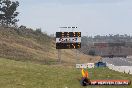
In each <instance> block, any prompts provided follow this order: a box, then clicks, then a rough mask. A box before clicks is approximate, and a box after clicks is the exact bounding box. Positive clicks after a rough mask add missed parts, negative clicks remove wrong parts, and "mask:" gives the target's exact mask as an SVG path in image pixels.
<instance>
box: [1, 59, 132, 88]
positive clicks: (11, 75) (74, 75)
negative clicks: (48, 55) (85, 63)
mask: <svg viewBox="0 0 132 88" xmlns="http://www.w3.org/2000/svg"><path fill="white" fill-rule="evenodd" d="M88 71H89V76H90V79H92V80H93V79H129V80H132V75H128V74H123V73H119V72H115V71H112V70H109V69H107V68H95V69H88ZM111 73H112V74H111ZM80 77H81V72H80V69H76V68H74V67H66V66H63V65H60V66H59V65H58V66H54V65H42V64H35V63H31V62H20V61H14V60H9V59H3V58H0V88H93V87H94V88H132V85H130V86H88V87H82V86H81V85H80V82H79V81H78V79H79V78H80Z"/></svg>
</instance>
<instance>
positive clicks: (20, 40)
mask: <svg viewBox="0 0 132 88" xmlns="http://www.w3.org/2000/svg"><path fill="white" fill-rule="evenodd" d="M78 52H79V51H78ZM0 57H2V58H7V59H13V60H19V61H31V62H35V63H41V64H56V63H57V61H58V52H57V50H56V48H55V38H52V37H50V36H48V35H47V34H44V33H42V32H41V31H40V30H32V29H30V28H3V27H0ZM61 58H62V63H63V64H68V65H73V64H75V63H84V62H96V61H98V60H99V59H100V57H91V56H88V55H85V54H83V53H81V52H80V53H79V55H78V57H76V50H61ZM77 59H78V60H77Z"/></svg>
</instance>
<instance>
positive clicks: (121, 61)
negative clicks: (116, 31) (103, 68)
mask: <svg viewBox="0 0 132 88" xmlns="http://www.w3.org/2000/svg"><path fill="white" fill-rule="evenodd" d="M102 61H103V62H107V63H109V64H113V65H115V66H132V59H129V58H123V57H113V58H103V59H102Z"/></svg>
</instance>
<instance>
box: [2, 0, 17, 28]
mask: <svg viewBox="0 0 132 88" xmlns="http://www.w3.org/2000/svg"><path fill="white" fill-rule="evenodd" d="M18 6H19V2H18V1H11V0H0V12H1V13H0V24H1V25H2V26H5V25H6V26H12V25H13V26H15V25H16V23H17V22H18V21H19V20H18V19H16V17H17V16H18V14H19V12H16V10H17V7H18Z"/></svg>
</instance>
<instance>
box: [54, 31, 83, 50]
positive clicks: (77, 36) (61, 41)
mask: <svg viewBox="0 0 132 88" xmlns="http://www.w3.org/2000/svg"><path fill="white" fill-rule="evenodd" d="M78 48H81V32H56V49H78Z"/></svg>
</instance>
